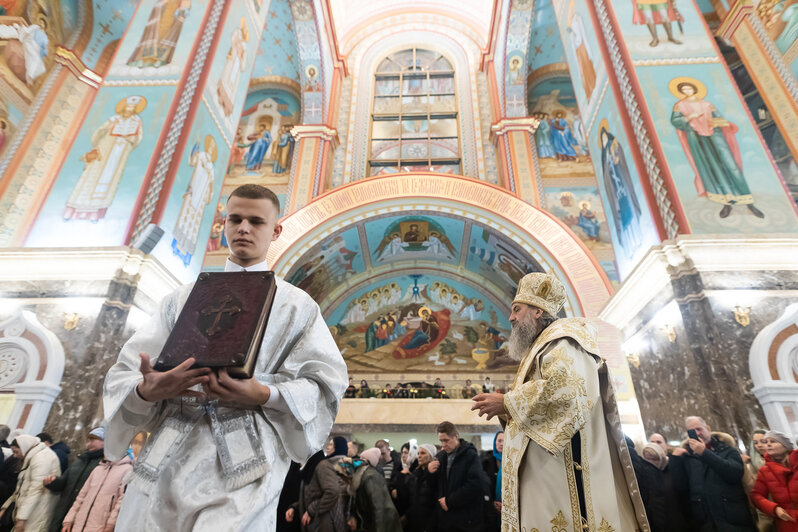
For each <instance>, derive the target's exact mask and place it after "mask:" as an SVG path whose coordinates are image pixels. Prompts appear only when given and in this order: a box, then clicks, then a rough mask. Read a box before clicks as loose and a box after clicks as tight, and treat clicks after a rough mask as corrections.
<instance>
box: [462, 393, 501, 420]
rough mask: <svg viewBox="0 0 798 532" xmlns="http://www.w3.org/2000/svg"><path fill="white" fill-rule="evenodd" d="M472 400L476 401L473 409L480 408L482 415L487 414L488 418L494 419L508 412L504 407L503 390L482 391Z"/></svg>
mask: <svg viewBox="0 0 798 532" xmlns="http://www.w3.org/2000/svg"><path fill="white" fill-rule="evenodd" d="M471 400H472V401H474V405H473V406H472V407H471V410H479V415H480V417H481V416H487V418H486V419H492V418H493V417H495V416H503V415H505V414H506V413H507V411H506V410H505V409H504V394H502V393H501V392H494V393H481V394H478V395H475V396H474V397H473V398H472V399H471Z"/></svg>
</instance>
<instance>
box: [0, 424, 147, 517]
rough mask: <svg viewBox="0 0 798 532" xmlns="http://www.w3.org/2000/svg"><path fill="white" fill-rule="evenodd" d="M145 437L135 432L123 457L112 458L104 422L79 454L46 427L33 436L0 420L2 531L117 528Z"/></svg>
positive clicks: (0, 505)
mask: <svg viewBox="0 0 798 532" xmlns="http://www.w3.org/2000/svg"><path fill="white" fill-rule="evenodd" d="M146 439H147V435H146V433H140V434H138V435H136V437H135V438H134V439H133V441H132V442H131V445H130V448H129V449H128V452H127V455H126V456H125V457H124V458H122V459H121V460H117V461H109V460H106V459H105V456H104V446H105V430H104V429H103V428H102V427H97V428H95V429H93V430H91V431H90V432H89V433H88V435H87V436H86V441H85V448H84V450H83V452H81V453H77V456H74V455H75V454H76V453H72V450H71V449H70V448H69V447H68V446H67V445H66V444H65V443H64V442H63V441H57V442H54V441H53V437H52V436H50V434H48V433H46V432H42V433H40V434H37V435H36V436H32V435H30V434H25V433H23V432H22V431H21V430H15V431H13V432H12V431H11V430H10V428H9V427H8V426H7V425H0V451H2V452H0V532H8V531H11V530H13V531H15V532H24V531H29V532H62V531H63V532H72V531H74V532H94V531H97V532H109V531H112V530H114V528H115V527H116V518H117V515H118V514H119V508H120V506H121V503H122V499H123V497H124V494H125V487H126V480H127V476H128V473H130V471H131V470H132V469H133V462H134V461H135V459H136V457H137V456H138V453H139V451H141V448H142V447H143V446H144V443H145V442H146Z"/></svg>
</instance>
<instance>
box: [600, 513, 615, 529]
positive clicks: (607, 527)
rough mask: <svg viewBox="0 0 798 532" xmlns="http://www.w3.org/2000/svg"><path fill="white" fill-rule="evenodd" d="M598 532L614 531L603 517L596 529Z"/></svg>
mask: <svg viewBox="0 0 798 532" xmlns="http://www.w3.org/2000/svg"><path fill="white" fill-rule="evenodd" d="M598 532H615V529H614V528H613V527H612V525H611V524H609V523H608V522H607V520H606V519H604V518H603V517H602V518H601V524H600V525H599V527H598Z"/></svg>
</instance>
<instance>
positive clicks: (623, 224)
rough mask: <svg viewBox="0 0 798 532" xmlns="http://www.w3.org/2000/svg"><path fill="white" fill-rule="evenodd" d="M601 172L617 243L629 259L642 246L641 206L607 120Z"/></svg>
mask: <svg viewBox="0 0 798 532" xmlns="http://www.w3.org/2000/svg"><path fill="white" fill-rule="evenodd" d="M599 146H601V168H602V174H603V175H602V177H603V178H604V188H605V190H606V191H607V200H608V202H609V204H610V211H611V212H612V219H613V221H614V222H615V230H616V233H617V235H618V243H619V244H620V246H621V249H623V250H624V252H625V253H626V254H627V255H628V256H630V257H631V256H633V255H634V251H635V249H636V248H637V247H638V246H639V245H640V240H641V237H640V215H641V214H642V211H641V210H640V204H639V203H638V201H637V196H635V193H634V188H633V185H632V177H631V175H630V174H629V167H628V166H627V165H626V157H625V156H624V154H623V149H622V148H621V145H620V144H619V143H618V141H617V140H616V138H615V136H614V135H613V134H612V133H610V131H609V123H608V122H607V119H606V118H605V119H603V120H602V121H601V123H600V124H599Z"/></svg>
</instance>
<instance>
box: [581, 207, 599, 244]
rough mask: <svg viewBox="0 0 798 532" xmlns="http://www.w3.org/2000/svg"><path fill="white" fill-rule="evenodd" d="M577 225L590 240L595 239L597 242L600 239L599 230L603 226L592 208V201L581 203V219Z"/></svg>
mask: <svg viewBox="0 0 798 532" xmlns="http://www.w3.org/2000/svg"><path fill="white" fill-rule="evenodd" d="M576 225H578V226H579V227H581V228H582V231H584V232H585V235H587V238H588V239H589V240H595V241H596V242H598V241H599V240H600V239H599V231H600V230H601V226H600V225H599V222H598V219H597V218H596V215H595V213H594V212H593V211H591V210H590V203H588V202H586V201H583V202H581V203H580V204H579V219H578V221H577V224H576Z"/></svg>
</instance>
